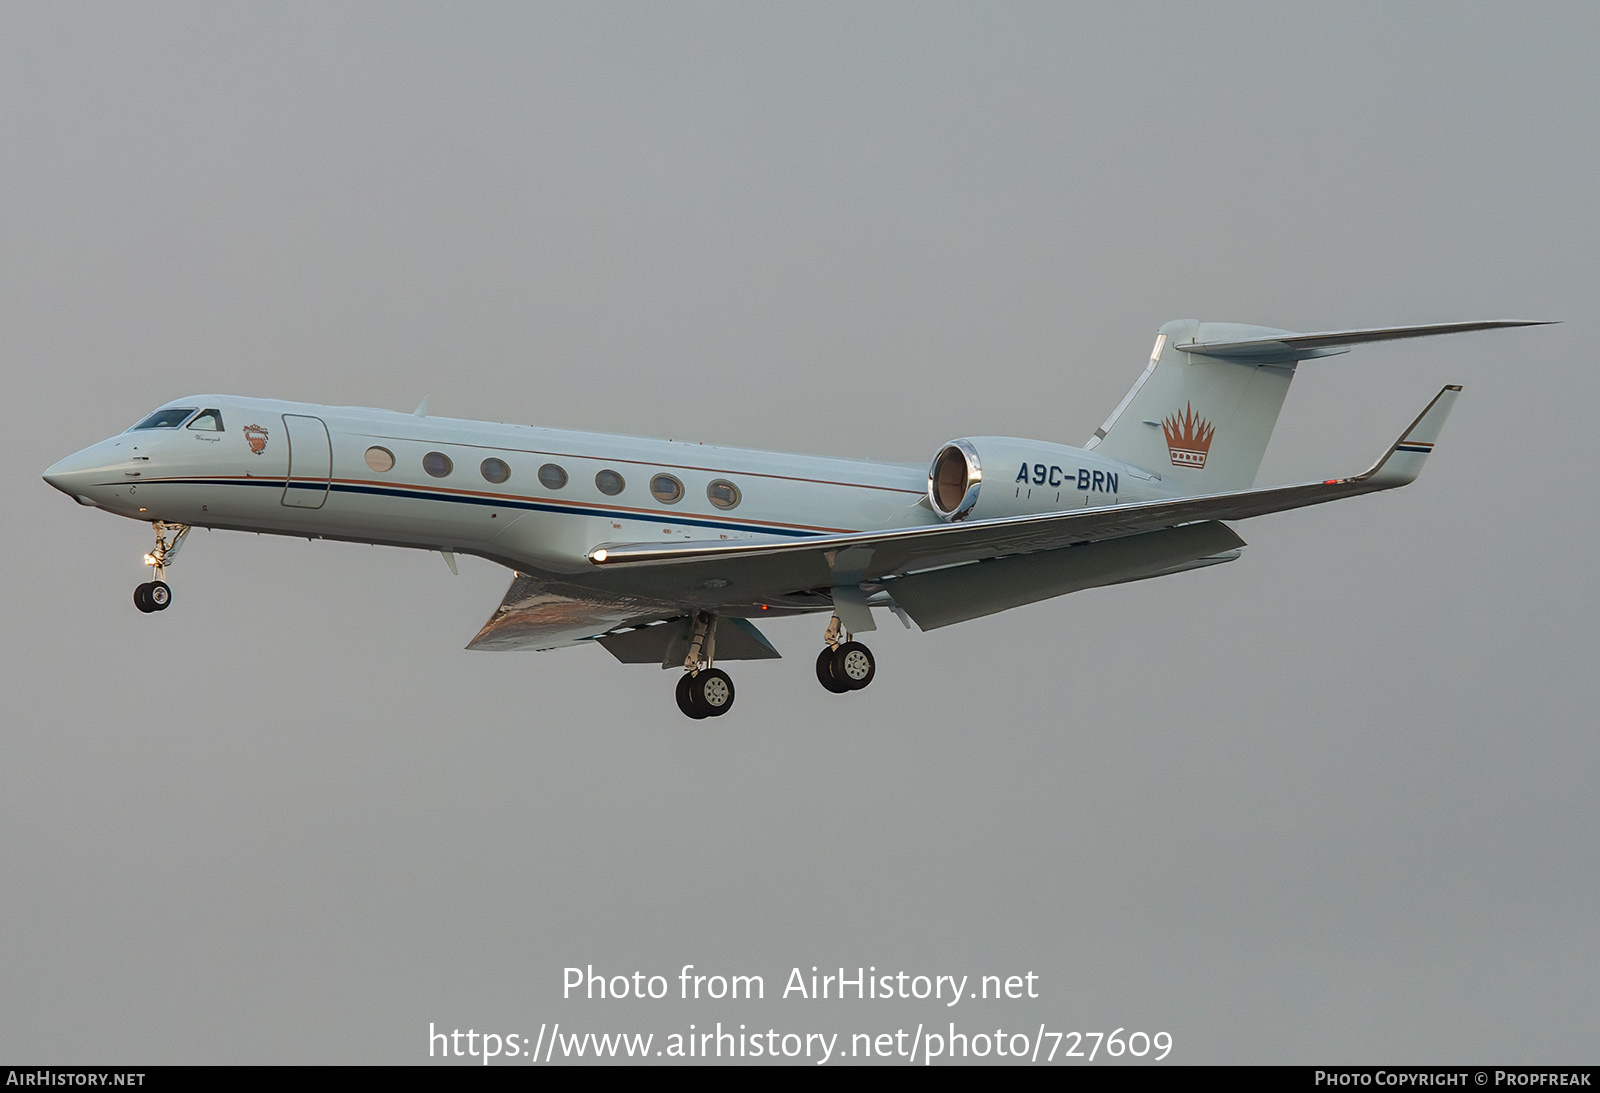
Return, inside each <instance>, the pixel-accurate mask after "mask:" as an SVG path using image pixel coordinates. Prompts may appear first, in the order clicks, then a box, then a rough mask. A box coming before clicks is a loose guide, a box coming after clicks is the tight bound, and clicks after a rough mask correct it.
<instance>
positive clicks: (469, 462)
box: [45, 395, 1163, 586]
mask: <svg viewBox="0 0 1600 1093" xmlns="http://www.w3.org/2000/svg"><path fill="white" fill-rule="evenodd" d="M1009 443H1010V444H1011V445H1012V447H1013V448H1014V449H1015V450H1016V451H1020V452H1022V456H1021V457H1020V458H1016V459H1011V458H1010V457H1008V465H1007V466H999V467H995V468H994V469H993V470H992V471H989V472H986V474H987V476H988V477H989V478H990V479H991V480H992V484H991V485H986V487H985V488H987V489H990V490H991V492H992V493H993V494H994V495H995V496H999V497H1003V498H1005V499H1006V502H1007V504H1008V506H1010V507H1011V508H1012V509H1014V510H1015V511H1019V512H1020V511H1049V510H1051V509H1057V508H1068V507H1075V506H1079V505H1084V504H1090V503H1093V504H1107V503H1113V504H1114V503H1117V502H1119V501H1131V500H1145V499H1149V498H1152V497H1158V496H1163V493H1162V492H1161V483H1160V482H1159V481H1158V480H1156V479H1155V478H1154V476H1151V475H1149V474H1148V473H1140V472H1138V471H1137V469H1136V468H1128V467H1127V466H1126V465H1122V464H1117V463H1115V462H1114V461H1111V460H1107V459H1104V458H1103V457H1097V456H1095V455H1094V454H1092V453H1089V452H1083V451H1080V450H1078V449H1068V448H1063V447H1061V446H1058V445H1052V444H1046V443H1043V442H1039V443H1037V444H1036V445H1035V447H1034V448H1029V447H1028V445H1031V444H1034V443H1035V442H1030V441H1011V442H1009ZM1018 445H1020V446H1021V447H1016V446H1018ZM1035 450H1037V452H1038V453H1039V455H1038V458H1037V459H1030V458H1028V453H1029V452H1030V451H1035ZM1010 462H1015V463H1016V464H1017V466H1010V465H1009V463H1010ZM1130 471H1132V472H1133V473H1130ZM45 479H46V480H47V481H48V482H49V483H50V484H51V485H53V486H55V487H56V488H57V489H60V490H61V491H62V492H64V493H67V494H69V495H71V496H73V497H75V498H76V499H78V500H79V501H80V502H81V503H84V504H89V505H93V506H96V507H98V508H101V509H104V510H106V511H108V512H113V513H116V514H117V515H120V516H126V517H129V518H132V519H137V520H143V521H150V522H155V521H163V522H166V523H170V524H187V525H192V526H197V527H209V528H226V529H236V530H242V531H255V532H266V533H272V534H284V535H296V536H308V537H314V538H325V539H340V540H350V541H355V542H363V543H379V544H385V545H392V546H399V547H412V548H418V549H425V550H435V551H445V552H451V553H463V554H473V555H478V556H481V557H485V558H488V559H491V560H493V561H495V562H498V563H500V564H503V565H506V566H508V567H510V568H512V569H516V570H519V571H523V572H530V573H535V574H548V575H552V576H556V577H559V578H560V579H562V580H563V581H571V582H577V583H584V584H588V583H591V582H592V583H595V584H597V585H601V586H603V584H604V580H605V578H603V577H602V576H601V575H600V574H599V573H597V572H594V571H593V567H592V566H591V565H590V564H589V562H588V560H587V555H588V552H589V551H590V550H591V549H593V548H594V547H596V546H597V545H599V544H603V543H608V542H642V541H652V542H671V541H675V540H685V539H742V538H754V537H765V536H790V537H799V536H809V535H818V534H827V533H835V532H851V531H873V530H882V529H888V528H899V527H909V526H914V525H919V524H931V523H939V522H941V517H940V515H939V514H938V513H936V512H935V511H934V509H933V508H932V507H930V505H929V503H928V497H929V471H928V468H927V465H926V464H922V463H883V462H874V461H867V460H855V459H841V458H833V457H827V456H816V455H796V454H790V453H783V452H771V451H760V450H752V449H743V448H729V447H719V446H714V445H706V444H694V443H684V442H680V441H671V440H660V439H650V438H643V437H631V436H617V435H611V434H605V433H589V432H577V431H570V430H561V429H547V428H538V427H533V426H527V425H509V424H497V423H492V422H483V421H466V420H458V419H452V418H444V417H432V416H419V415H417V414H405V413H397V412H395V411H391V410H378V409H369V408H365V407H347V406H325V405H320V404H311V403H295V402H282V401H276V400H267V399H254V398H240V397H235V396H227V395H196V396H192V397H188V398H183V399H178V400H175V401H173V402H170V403H168V404H166V405H165V406H163V407H161V408H159V409H158V410H157V411H156V412H154V413H152V414H151V415H149V416H148V417H147V418H145V419H143V420H142V421H141V422H140V423H138V424H137V425H135V426H134V427H132V428H130V429H129V430H127V431H126V432H123V433H120V434H118V435H116V436H113V437H110V438H108V439H106V440H103V441H101V442H100V443H98V444H95V445H92V446H90V447H88V448H85V449H84V450H82V451H80V452H77V453H76V454H74V455H71V456H68V457H67V458H66V459H63V460H61V461H60V462H58V463H56V464H55V465H54V466H52V467H51V468H50V469H49V470H48V471H46V472H45ZM1035 479H1037V481H1035Z"/></svg>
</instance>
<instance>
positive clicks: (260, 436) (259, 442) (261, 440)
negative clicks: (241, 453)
mask: <svg viewBox="0 0 1600 1093" xmlns="http://www.w3.org/2000/svg"><path fill="white" fill-rule="evenodd" d="M244 439H245V443H247V444H249V445H250V451H251V452H253V453H254V454H256V455H260V454H261V453H262V452H264V451H266V450H267V431H266V429H264V428H262V427H261V426H260V425H246V426H245V427H244Z"/></svg>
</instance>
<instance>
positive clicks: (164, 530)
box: [133, 520, 189, 614]
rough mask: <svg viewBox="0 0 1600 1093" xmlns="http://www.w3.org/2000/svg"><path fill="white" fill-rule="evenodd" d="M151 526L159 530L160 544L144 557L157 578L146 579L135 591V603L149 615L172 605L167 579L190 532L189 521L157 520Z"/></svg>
mask: <svg viewBox="0 0 1600 1093" xmlns="http://www.w3.org/2000/svg"><path fill="white" fill-rule="evenodd" d="M150 526H151V527H153V528H155V529H156V545H155V549H154V550H152V551H151V552H150V553H149V554H146V555H145V556H144V564H145V565H147V566H151V567H153V568H154V569H155V573H156V579H155V580H153V581H146V582H145V583H144V584H141V585H140V586H139V587H138V588H135V589H134V590H133V605H134V606H135V607H137V608H138V609H139V610H140V611H143V612H145V613H146V614H148V613H149V612H151V611H165V610H166V609H167V608H168V607H170V606H171V605H172V589H171V588H170V587H169V586H168V585H167V582H166V576H167V566H169V565H171V564H172V559H173V558H174V557H176V556H177V554H178V548H179V547H181V546H183V540H184V537H185V536H187V535H188V534H189V525H188V524H168V523H166V522H165V521H162V520H156V521H154V522H153V523H151V525H150Z"/></svg>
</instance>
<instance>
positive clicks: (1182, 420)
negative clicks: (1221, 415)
mask: <svg viewBox="0 0 1600 1093" xmlns="http://www.w3.org/2000/svg"><path fill="white" fill-rule="evenodd" d="M1183 411H1184V412H1183V413H1181V414H1169V415H1167V417H1166V418H1165V419H1164V420H1163V421H1162V422H1161V431H1162V432H1164V433H1166V434H1167V452H1168V453H1169V454H1170V455H1171V456H1172V465H1173V466H1174V467H1193V468H1194V469H1195V470H1199V469H1200V468H1202V467H1204V466H1205V465H1206V454H1207V453H1208V452H1210V451H1211V438H1212V437H1213V436H1214V435H1216V432H1217V429H1216V426H1214V425H1212V424H1211V422H1209V421H1207V420H1206V419H1205V418H1203V417H1201V416H1200V415H1199V414H1197V413H1195V412H1194V407H1193V406H1191V405H1189V404H1188V403H1184V407H1183Z"/></svg>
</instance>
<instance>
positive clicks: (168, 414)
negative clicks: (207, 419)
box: [129, 406, 220, 432]
mask: <svg viewBox="0 0 1600 1093" xmlns="http://www.w3.org/2000/svg"><path fill="white" fill-rule="evenodd" d="M192 413H194V407H193V406H175V407H173V408H172V409H170V410H157V411H156V412H155V413H153V414H151V415H150V416H149V417H147V418H145V419H144V420H143V421H141V422H139V424H137V425H135V426H134V427H133V429H176V428H177V427H178V426H180V425H182V424H183V423H184V422H185V421H188V420H189V415H190V414H192ZM219 420H220V419H219ZM133 429H130V430H129V432H132V431H133Z"/></svg>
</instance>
